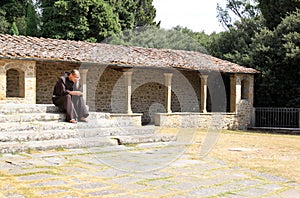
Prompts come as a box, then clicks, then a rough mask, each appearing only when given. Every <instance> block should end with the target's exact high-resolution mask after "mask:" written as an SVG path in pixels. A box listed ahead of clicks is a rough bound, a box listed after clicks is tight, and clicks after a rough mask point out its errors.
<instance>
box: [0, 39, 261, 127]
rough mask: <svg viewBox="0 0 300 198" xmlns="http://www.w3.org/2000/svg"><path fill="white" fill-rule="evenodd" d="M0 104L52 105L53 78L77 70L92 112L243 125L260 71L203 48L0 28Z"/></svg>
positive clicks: (175, 123)
mask: <svg viewBox="0 0 300 198" xmlns="http://www.w3.org/2000/svg"><path fill="white" fill-rule="evenodd" d="M0 41H1V42H0V104H17V103H22V104H51V103H52V102H51V97H52V90H53V86H54V84H55V82H56V80H57V78H58V77H59V76H60V75H62V73H63V72H65V71H70V70H72V69H74V68H76V69H78V70H80V72H81V83H82V85H83V87H84V97H85V100H86V103H87V105H88V106H89V109H90V111H96V112H107V113H110V114H111V116H116V117H118V116H119V117H121V118H124V119H125V118H126V119H128V118H130V119H132V120H134V121H135V122H137V125H140V123H141V124H144V125H145V124H155V125H158V126H161V125H164V126H169V127H200V128H207V127H209V126H210V125H211V124H215V122H216V121H214V120H212V119H213V115H216V114H218V115H221V116H222V120H221V121H218V123H219V124H220V123H221V125H222V126H221V127H222V128H226V129H228V128H230V129H237V128H246V127H247V126H249V125H250V120H251V112H252V107H253V84H254V75H255V74H257V73H258V72H257V71H256V70H254V69H251V68H246V67H243V66H240V65H237V64H234V63H231V62H228V61H224V60H221V59H218V58H215V57H212V56H210V55H206V54H203V53H200V52H193V51H182V50H169V49H150V48H141V47H128V46H118V45H108V44H101V43H88V42H81V41H69V40H57V39H46V38H35V37H25V36H10V35H3V34H0Z"/></svg>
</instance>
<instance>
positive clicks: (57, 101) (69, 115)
mask: <svg viewBox="0 0 300 198" xmlns="http://www.w3.org/2000/svg"><path fill="white" fill-rule="evenodd" d="M53 103H54V105H55V106H58V107H59V108H60V109H61V110H63V111H66V121H67V122H69V121H70V120H73V119H75V115H74V110H73V105H72V97H71V96H70V95H65V96H59V97H55V98H54V99H53Z"/></svg>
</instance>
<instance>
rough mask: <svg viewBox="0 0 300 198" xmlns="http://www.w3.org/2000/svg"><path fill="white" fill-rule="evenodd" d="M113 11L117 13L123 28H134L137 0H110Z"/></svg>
mask: <svg viewBox="0 0 300 198" xmlns="http://www.w3.org/2000/svg"><path fill="white" fill-rule="evenodd" d="M108 2H109V4H110V5H111V7H112V8H113V12H114V13H117V15H118V19H119V23H120V26H121V29H122V30H129V29H133V28H134V25H135V10H136V7H137V5H136V2H135V1H134V0H109V1H108Z"/></svg>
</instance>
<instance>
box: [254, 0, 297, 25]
mask: <svg viewBox="0 0 300 198" xmlns="http://www.w3.org/2000/svg"><path fill="white" fill-rule="evenodd" d="M258 1H259V5H258V7H259V8H260V10H261V12H262V15H263V16H264V18H265V19H266V22H267V23H266V25H267V27H268V28H269V29H271V30H273V29H274V28H276V27H277V25H278V24H280V23H281V21H282V19H284V18H285V17H286V16H288V15H289V14H291V13H292V12H294V11H296V9H297V8H300V1H299V0H272V1H271V0H258Z"/></svg>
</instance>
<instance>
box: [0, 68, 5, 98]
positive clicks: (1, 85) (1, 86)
mask: <svg viewBox="0 0 300 198" xmlns="http://www.w3.org/2000/svg"><path fill="white" fill-rule="evenodd" d="M4 64H5V63H4V62H3V63H2V62H0V100H5V99H6V71H5V68H4Z"/></svg>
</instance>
